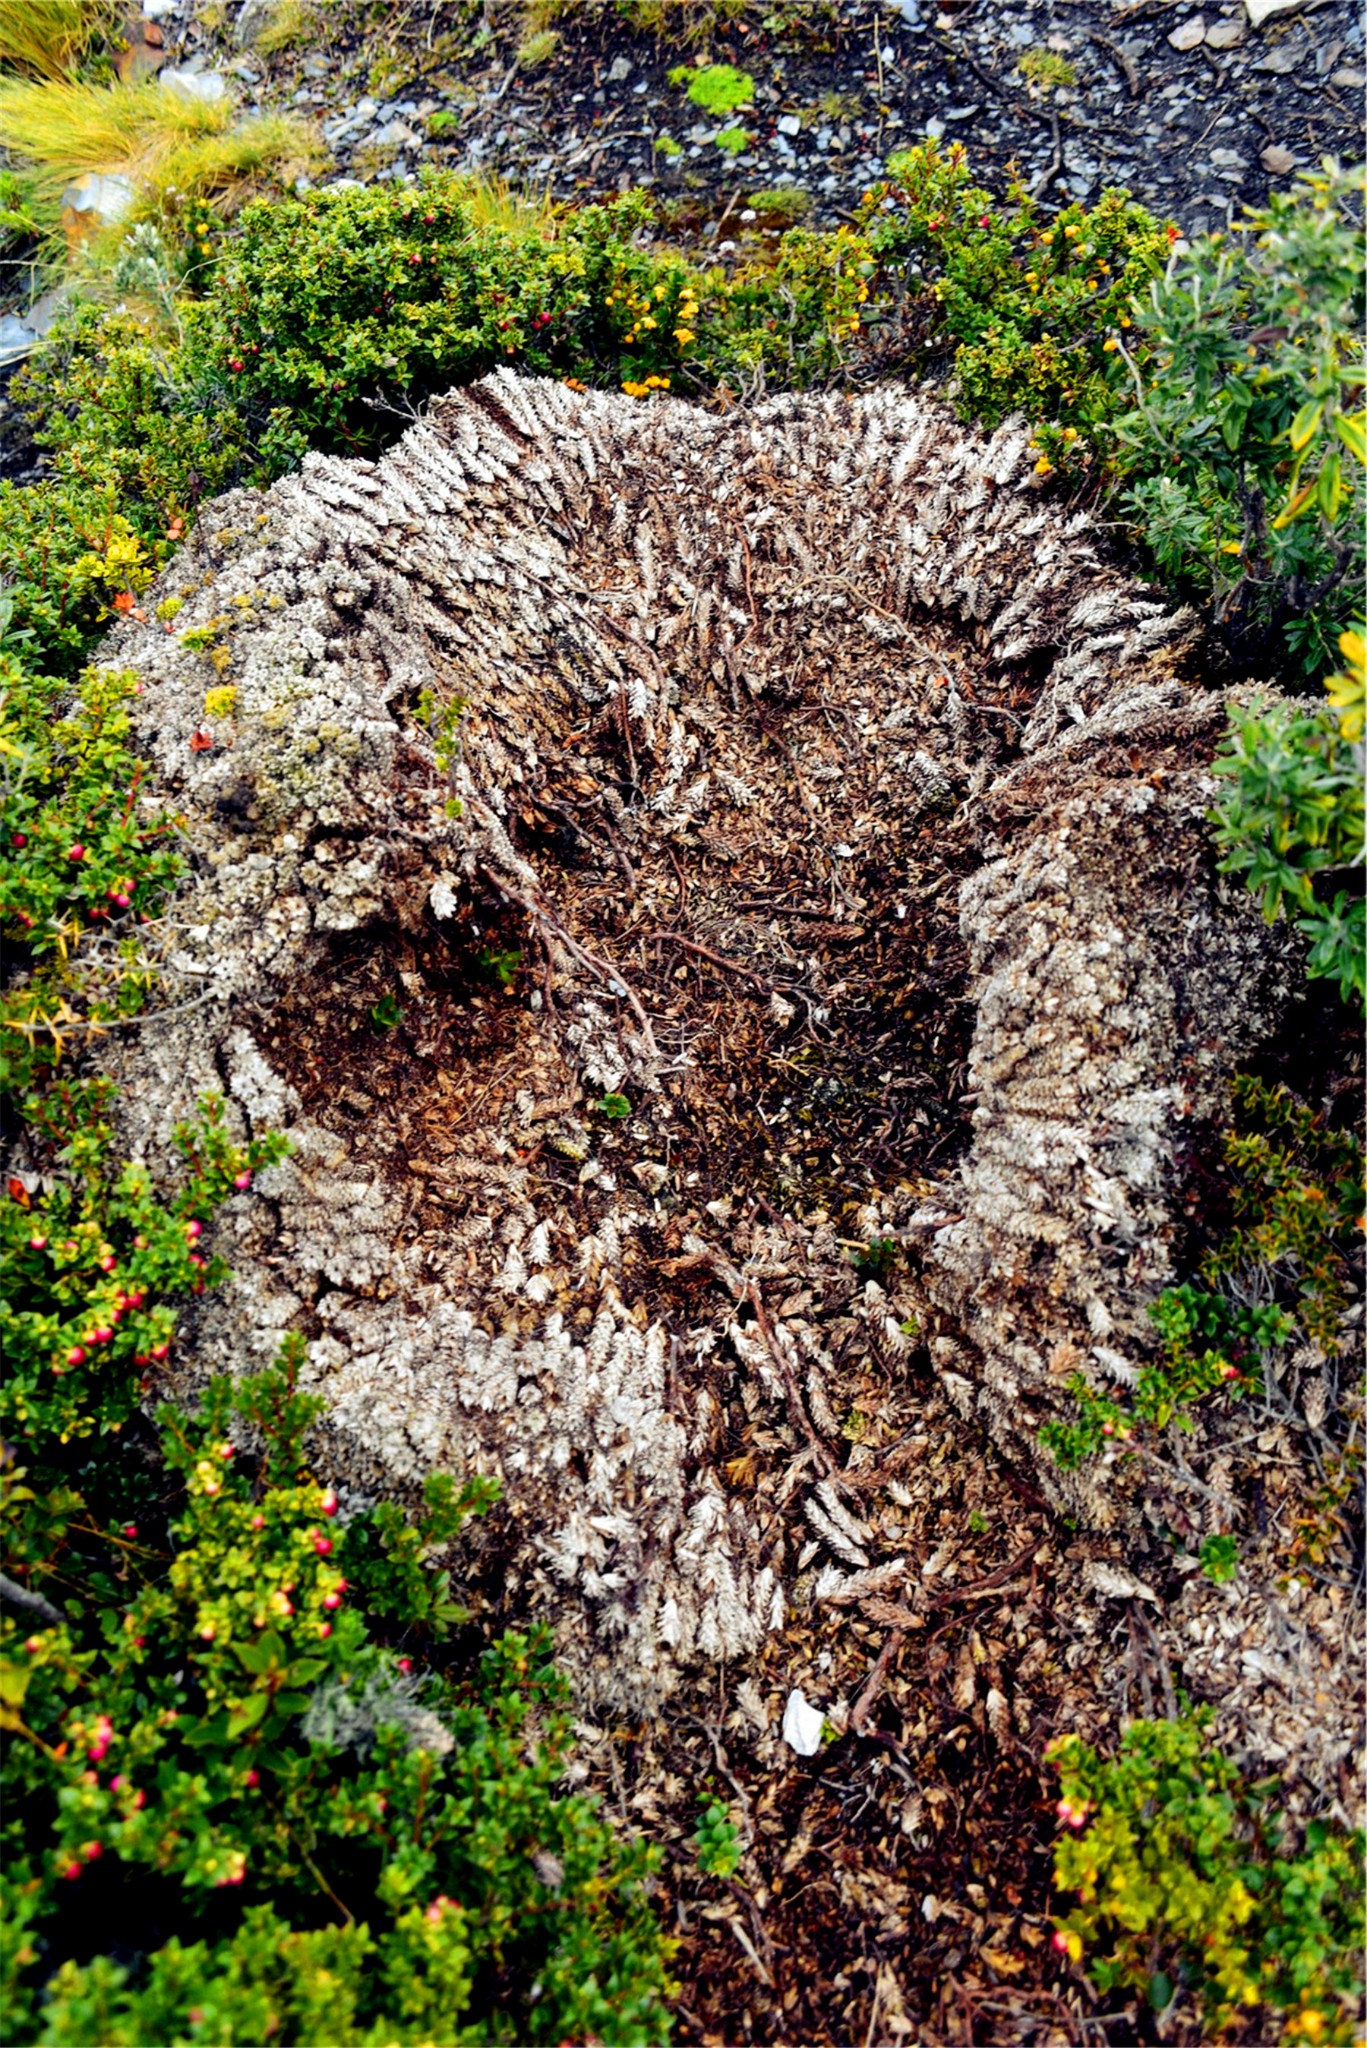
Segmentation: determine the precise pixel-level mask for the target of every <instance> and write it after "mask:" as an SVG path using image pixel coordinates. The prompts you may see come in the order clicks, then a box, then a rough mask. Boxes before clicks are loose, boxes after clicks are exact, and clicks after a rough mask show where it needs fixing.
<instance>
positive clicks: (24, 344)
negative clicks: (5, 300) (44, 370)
mask: <svg viewBox="0 0 1367 2048" xmlns="http://www.w3.org/2000/svg"><path fill="white" fill-rule="evenodd" d="M37 339H38V337H37V335H36V334H35V333H34V331H33V329H32V328H31V327H29V326H28V325H27V324H26V323H25V322H24V321H23V320H20V319H17V318H16V317H15V315H14V314H13V313H4V314H0V363H11V362H13V361H14V360H15V358H16V357H17V356H26V355H27V354H28V352H29V350H30V349H31V348H32V347H33V346H34V344H35V342H36V341H37Z"/></svg>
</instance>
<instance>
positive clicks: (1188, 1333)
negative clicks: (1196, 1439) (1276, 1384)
mask: <svg viewBox="0 0 1367 2048" xmlns="http://www.w3.org/2000/svg"><path fill="white" fill-rule="evenodd" d="M1233 1109H1234V1116H1233V1121H1232V1123H1231V1127H1230V1129H1229V1130H1228V1131H1227V1132H1226V1134H1225V1141H1224V1150H1225V1160H1226V1163H1227V1164H1228V1166H1229V1167H1230V1168H1231V1169H1232V1172H1231V1189H1232V1194H1233V1201H1234V1215H1235V1225H1234V1228H1233V1229H1232V1230H1231V1231H1229V1232H1228V1233H1227V1235H1226V1236H1225V1237H1223V1238H1222V1239H1221V1241H1220V1243H1219V1244H1217V1245H1216V1246H1215V1247H1214V1248H1213V1249H1212V1250H1211V1251H1210V1252H1208V1253H1207V1255H1206V1257H1205V1258H1204V1259H1203V1260H1202V1262H1201V1279H1202V1281H1203V1282H1204V1285H1196V1284H1194V1283H1192V1282H1189V1281H1188V1282H1184V1283H1183V1284H1182V1285H1181V1286H1179V1287H1169V1288H1165V1289H1164V1291H1163V1293H1162V1294H1160V1295H1159V1297H1158V1299H1157V1301H1155V1302H1154V1303H1153V1305H1152V1307H1151V1308H1150V1310H1149V1314H1150V1316H1151V1317H1152V1320H1153V1323H1154V1327H1155V1329H1156V1330H1157V1332H1158V1336H1159V1339H1160V1347H1161V1348H1160V1353H1159V1357H1158V1358H1157V1359H1156V1360H1155V1361H1153V1362H1152V1363H1150V1364H1148V1365H1146V1366H1145V1367H1144V1368H1143V1370H1142V1371H1141V1373H1140V1375H1139V1379H1138V1382H1137V1384H1136V1386H1135V1389H1134V1393H1133V1395H1132V1396H1131V1397H1129V1398H1128V1399H1126V1400H1121V1399H1118V1398H1117V1397H1115V1396H1114V1395H1111V1394H1103V1393H1098V1392H1097V1391H1096V1390H1095V1389H1094V1388H1093V1387H1092V1385H1091V1383H1090V1382H1089V1381H1088V1380H1087V1379H1086V1378H1085V1377H1084V1376H1083V1375H1082V1374H1081V1373H1074V1374H1073V1376H1072V1377H1071V1379H1070V1380H1069V1381H1068V1385H1067V1391H1068V1393H1069V1394H1070V1395H1071V1397H1072V1399H1073V1403H1074V1406H1075V1409H1076V1417H1075V1419H1074V1420H1072V1421H1069V1422H1047V1423H1045V1424H1044V1426H1043V1428H1042V1429H1041V1430H1040V1442H1041V1443H1042V1444H1043V1445H1044V1447H1045V1449H1046V1450H1048V1451H1049V1452H1051V1453H1052V1455H1053V1457H1054V1459H1055V1461H1056V1462H1057V1463H1058V1464H1059V1465H1060V1466H1062V1468H1063V1469H1064V1470H1065V1471H1072V1470H1075V1469H1076V1468H1077V1466H1079V1465H1081V1464H1082V1463H1084V1462H1085V1460H1087V1459H1088V1458H1092V1457H1095V1456H1096V1455H1097V1453H1098V1452H1100V1451H1102V1450H1104V1449H1105V1448H1106V1447H1107V1445H1108V1444H1111V1445H1124V1444H1125V1443H1126V1442H1128V1441H1129V1440H1130V1439H1131V1438H1132V1437H1133V1436H1135V1434H1136V1433H1137V1432H1140V1431H1143V1430H1153V1431H1156V1430H1162V1429H1165V1428H1166V1427H1167V1426H1168V1424H1169V1423H1172V1422H1175V1423H1176V1424H1177V1426H1178V1428H1179V1429H1186V1430H1189V1429H1190V1428H1191V1427H1192V1421H1191V1410H1192V1408H1193V1407H1195V1406H1196V1404H1197V1403H1198V1402H1200V1401H1203V1400H1205V1399H1207V1398H1209V1397H1210V1396H1211V1395H1213V1394H1216V1393H1219V1392H1222V1391H1223V1392H1224V1393H1225V1394H1226V1395H1227V1396H1229V1397H1230V1398H1232V1399H1238V1398H1240V1397H1241V1396H1243V1395H1244V1394H1247V1393H1250V1392H1254V1391H1256V1390H1257V1388H1258V1386H1259V1384H1260V1380H1261V1373H1262V1361H1263V1359H1264V1358H1265V1356H1266V1355H1267V1354H1268V1353H1269V1352H1270V1351H1272V1350H1275V1349H1277V1348H1278V1347H1280V1346H1281V1345H1284V1344H1286V1343H1287V1342H1288V1341H1289V1340H1290V1339H1291V1338H1292V1337H1293V1336H1294V1335H1295V1334H1296V1333H1297V1332H1300V1333H1301V1334H1302V1335H1303V1336H1305V1337H1306V1338H1308V1339H1310V1340H1311V1341H1312V1342H1313V1343H1315V1344H1317V1345H1318V1346H1319V1347H1320V1349H1321V1350H1322V1351H1324V1352H1325V1353H1326V1354H1333V1353H1337V1352H1338V1351H1340V1350H1341V1349H1342V1347H1343V1343H1344V1335H1343V1323H1342V1317H1343V1313H1344V1310H1345V1309H1346V1308H1347V1306H1348V1302H1349V1294H1348V1288H1347V1278H1348V1270H1349V1268H1348V1261H1349V1258H1350V1256H1351V1254H1352V1250H1353V1247H1354V1240H1355V1237H1356V1236H1357V1234H1358V1233H1359V1231H1360V1219H1361V1216H1362V1210H1363V1200H1364V1190H1363V1163H1362V1147H1361V1145H1360V1144H1359V1143H1358V1141H1357V1139H1356V1138H1355V1137H1354V1136H1353V1135H1352V1133H1351V1132H1349V1131H1340V1130H1331V1129H1329V1128H1328V1127H1327V1126H1326V1124H1325V1121H1324V1119H1323V1117H1321V1116H1318V1115H1316V1114H1315V1112H1314V1111H1313V1110H1311V1109H1309V1108H1308V1107H1307V1106H1306V1104H1305V1103H1303V1102H1300V1101H1298V1100H1297V1098H1296V1097H1295V1096H1294V1095H1292V1094H1291V1092H1290V1090H1289V1089H1287V1088H1284V1087H1280V1086H1276V1087H1271V1086H1268V1085H1267V1084H1266V1083H1265V1082H1262V1081H1258V1080H1256V1079H1255V1078H1253V1077H1252V1076H1250V1075H1238V1076H1236V1078H1235V1081H1234V1088H1233ZM1250 1269H1256V1270H1257V1271H1258V1273H1259V1274H1260V1276H1261V1277H1262V1281H1263V1285H1262V1286H1261V1287H1260V1289H1259V1292H1260V1293H1264V1294H1267V1293H1270V1294H1271V1296H1272V1298H1271V1299H1264V1300H1262V1301H1260V1302H1259V1303H1258V1305H1257V1306H1255V1307H1250V1306H1249V1305H1248V1303H1247V1301H1246V1300H1245V1299H1243V1296H1244V1294H1245V1293H1246V1291H1247V1290H1246V1289H1245V1288H1244V1287H1242V1286H1241V1285H1240V1284H1239V1283H1240V1282H1241V1280H1242V1279H1243V1277H1244V1276H1245V1275H1246V1274H1247V1272H1248V1271H1249V1270H1250Z"/></svg>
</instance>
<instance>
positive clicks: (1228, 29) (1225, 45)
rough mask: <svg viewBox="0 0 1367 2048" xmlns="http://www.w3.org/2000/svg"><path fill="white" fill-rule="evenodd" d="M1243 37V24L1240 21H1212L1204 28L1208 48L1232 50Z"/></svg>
mask: <svg viewBox="0 0 1367 2048" xmlns="http://www.w3.org/2000/svg"><path fill="white" fill-rule="evenodd" d="M1243 39H1244V25H1243V23H1242V22H1241V21H1213V22H1212V23H1211V25H1210V27H1209V28H1208V29H1207V30H1206V48H1207V49H1208V50H1232V49H1233V48H1234V47H1235V45H1236V44H1238V43H1241V42H1242V41H1243Z"/></svg>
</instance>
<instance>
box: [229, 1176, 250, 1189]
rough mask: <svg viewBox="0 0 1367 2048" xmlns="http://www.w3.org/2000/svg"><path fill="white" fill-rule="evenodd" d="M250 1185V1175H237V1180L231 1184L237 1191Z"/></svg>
mask: <svg viewBox="0 0 1367 2048" xmlns="http://www.w3.org/2000/svg"><path fill="white" fill-rule="evenodd" d="M251 1184H252V1177H251V1174H250V1173H239V1174H238V1176H237V1178H236V1179H235V1180H234V1182H233V1186H234V1187H235V1188H237V1189H239V1190H242V1189H245V1188H249V1187H250V1186H251Z"/></svg>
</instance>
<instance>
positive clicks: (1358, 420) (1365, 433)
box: [1334, 412, 1367, 462]
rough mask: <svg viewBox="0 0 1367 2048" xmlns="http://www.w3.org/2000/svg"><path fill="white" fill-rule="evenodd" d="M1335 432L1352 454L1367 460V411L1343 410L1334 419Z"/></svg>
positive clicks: (1362, 460) (1360, 459) (1360, 460)
mask: <svg viewBox="0 0 1367 2048" xmlns="http://www.w3.org/2000/svg"><path fill="white" fill-rule="evenodd" d="M1334 432H1335V433H1336V434H1337V435H1338V437H1339V439H1340V441H1342V443H1343V445H1344V447H1345V448H1346V449H1347V450H1348V452H1349V454H1350V455H1355V456H1356V457H1357V459H1358V461H1359V462H1367V412H1341V413H1340V414H1339V415H1338V418H1337V419H1336V420H1335V421H1334Z"/></svg>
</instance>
